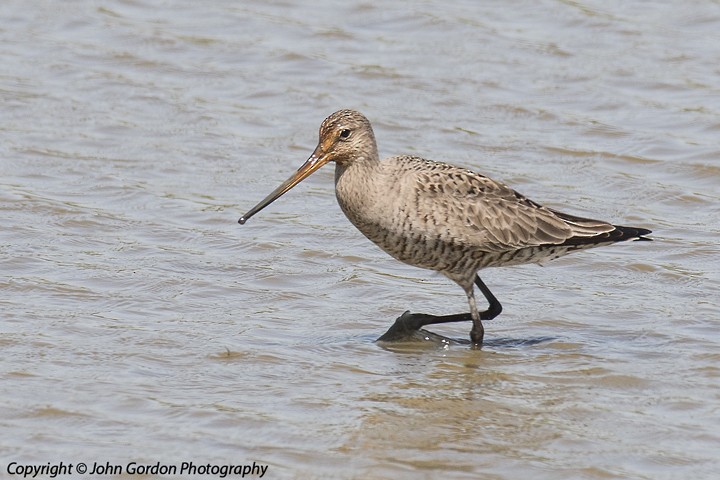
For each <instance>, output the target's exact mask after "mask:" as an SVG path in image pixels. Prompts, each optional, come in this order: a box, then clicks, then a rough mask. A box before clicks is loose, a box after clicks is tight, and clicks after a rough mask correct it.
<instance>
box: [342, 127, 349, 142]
mask: <svg viewBox="0 0 720 480" xmlns="http://www.w3.org/2000/svg"><path fill="white" fill-rule="evenodd" d="M349 136H350V130H349V129H347V128H343V129H342V130H340V138H342V139H343V140H345V139H346V138H348V137H349Z"/></svg>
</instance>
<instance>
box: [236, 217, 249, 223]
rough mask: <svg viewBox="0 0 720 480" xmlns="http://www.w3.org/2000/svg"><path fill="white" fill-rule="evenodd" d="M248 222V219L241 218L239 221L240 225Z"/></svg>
mask: <svg viewBox="0 0 720 480" xmlns="http://www.w3.org/2000/svg"><path fill="white" fill-rule="evenodd" d="M246 221H247V219H246V218H245V217H240V220H238V223H239V224H240V225H245V222H246Z"/></svg>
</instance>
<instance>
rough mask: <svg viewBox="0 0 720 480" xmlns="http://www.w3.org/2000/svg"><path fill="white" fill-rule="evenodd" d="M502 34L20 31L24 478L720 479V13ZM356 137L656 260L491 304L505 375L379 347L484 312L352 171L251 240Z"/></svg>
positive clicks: (4, 75) (457, 350)
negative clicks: (455, 172)
mask: <svg viewBox="0 0 720 480" xmlns="http://www.w3.org/2000/svg"><path fill="white" fill-rule="evenodd" d="M476 3H477V2H458V3H457V4H455V5H453V4H447V3H446V2H443V3H441V2H434V1H429V2H423V3H422V4H418V5H415V6H414V7H412V8H410V7H408V6H407V5H406V4H405V3H403V2H389V3H388V2H385V3H384V4H382V6H379V5H380V4H378V6H373V5H372V4H369V3H364V2H345V3H343V4H342V5H341V6H340V5H335V4H332V3H329V2H328V3H327V4H326V5H324V4H322V3H317V2H316V3H314V4H313V5H312V6H310V5H307V6H301V5H295V4H293V3H286V2H271V3H268V2H243V3H242V4H240V3H238V2H212V3H211V4H205V3H202V2H200V3H199V2H173V3H172V4H166V3H163V4H153V3H150V2H145V1H108V2H102V3H98V2H73V3H72V5H71V4H65V3H61V2H44V3H43V2H39V3H38V2H36V3H34V4H33V5H34V6H33V7H30V6H28V5H29V4H27V3H26V2H19V1H6V2H3V3H2V4H1V5H0V40H1V41H0V45H1V46H0V48H1V49H2V58H3V67H2V69H0V97H1V98H2V108H1V109H0V137H1V138H2V142H0V218H2V228H1V229H0V272H2V273H1V274H0V312H1V314H2V320H1V322H0V331H1V336H0V348H2V356H0V375H2V382H0V392H1V395H2V399H3V401H2V406H0V411H2V415H0V429H1V430H2V432H3V435H1V436H0V472H2V473H0V476H2V477H6V476H7V477H10V476H12V475H11V474H10V473H9V472H8V470H7V469H8V466H9V464H10V463H11V462H19V463H22V464H46V463H47V462H54V463H57V462H60V461H64V462H65V463H74V464H77V463H78V462H85V463H87V464H88V465H92V463H93V462H99V463H103V464H104V463H106V462H111V463H112V464H119V465H123V466H126V465H127V464H128V463H129V462H139V463H145V464H155V463H157V462H160V463H162V464H167V465H170V464H177V465H180V463H181V462H189V461H192V462H195V463H197V464H217V465H221V464H228V463H235V464H251V463H252V462H256V463H258V464H263V465H268V470H267V473H266V475H265V476H264V478H437V477H442V478H479V477H481V478H492V479H514V478H518V477H521V476H528V477H532V478H548V479H561V478H568V479H576V478H589V479H607V478H645V479H658V478H696V479H699V478H715V477H716V476H717V473H718V471H720V462H719V461H718V460H717V451H718V448H719V447H720V434H718V432H719V431H720V415H718V405H719V400H720V393H719V391H718V386H717V383H718V378H720V369H719V368H718V363H719V361H720V353H718V352H720V345H719V344H720V334H719V333H718V328H717V327H718V319H719V318H720V313H719V312H720V309H719V307H720V301H718V299H717V298H718V295H717V292H718V289H719V288H720V268H718V266H717V258H718V254H719V253H720V248H718V246H717V238H718V232H719V230H720V229H719V228H718V217H719V216H720V207H719V206H718V205H720V203H719V202H718V200H720V146H719V143H718V135H719V134H720V121H719V120H718V119H719V118H720V115H719V114H720V95H719V93H720V75H718V73H719V71H718V66H717V59H718V56H719V54H720V34H719V33H718V32H720V10H718V8H717V4H715V3H712V2H699V1H698V2H682V3H676V2H670V3H667V2H594V3H590V2H557V1H555V2H553V1H544V2H520V3H517V4H514V6H513V7H512V8H510V7H508V6H507V4H506V3H505V2H482V3H483V5H482V6H478V5H476ZM344 107H348V108H355V109H358V110H360V111H362V112H363V113H365V114H366V115H367V116H368V117H369V118H370V120H371V121H372V122H373V125H374V127H375V132H376V136H377V139H378V144H379V147H380V151H381V155H392V154H399V153H410V154H419V155H423V156H426V157H428V158H433V159H436V160H444V161H450V162H452V163H456V164H460V165H463V166H467V167H469V168H472V169H475V170H478V171H481V172H483V173H485V174H488V175H490V176H493V177H495V178H498V179H502V180H504V181H505V182H507V183H509V184H510V185H512V186H513V187H515V188H516V189H518V190H519V191H521V192H523V193H525V194H527V195H528V196H530V197H531V198H533V199H534V200H536V201H539V202H542V203H544V204H547V205H548V206H552V207H555V208H559V209H562V210H565V211H568V212H569V213H574V214H577V215H586V216H592V217H598V218H603V219H607V220H611V221H614V222H615V223H619V224H630V225H637V226H641V227H646V228H650V229H652V230H653V231H654V234H653V237H654V239H655V242H653V243H635V244H627V245H618V246H613V247H609V248H604V249H597V250H593V251H589V252H583V253H581V254H577V255H572V256H569V257H566V258H563V259H560V260H557V261H555V262H553V263H552V264H549V265H547V266H546V267H544V268H538V267H536V266H524V267H514V268H507V269H496V270H491V271H487V272H485V273H484V274H483V278H484V279H485V281H486V283H487V284H488V285H489V286H490V288H491V289H492V290H493V292H494V293H495V294H496V295H497V296H498V298H499V299H500V301H501V302H502V303H503V306H504V307H505V310H504V312H503V314H502V315H501V316H500V317H499V318H498V319H496V320H493V321H492V322H487V325H486V339H487V342H488V343H487V345H486V346H485V347H484V348H483V350H482V351H474V350H471V349H469V348H468V347H467V346H465V345H462V344H454V343H450V344H446V343H440V342H431V341H419V342H415V343H408V344H402V345H380V344H376V343H374V339H375V338H377V337H378V336H379V335H381V334H382V333H383V332H384V331H385V329H387V327H389V326H390V325H391V324H392V322H393V321H394V319H395V318H396V317H397V316H398V315H399V314H400V313H402V312H403V311H404V310H406V309H412V310H414V311H424V312H428V313H455V312H458V311H461V310H462V309H464V308H465V298H464V295H463V293H462V291H461V290H460V289H459V288H458V287H457V286H455V285H453V284H451V283H450V282H449V281H447V280H445V279H444V278H442V277H440V276H438V275H435V274H432V273H429V272H425V271H422V270H418V269H414V268H412V267H409V266H405V265H401V264H399V263H397V262H395V261H394V260H392V259H390V258H389V257H387V256H386V255H385V254H384V253H383V252H381V251H380V250H379V249H377V248H376V247H374V246H373V245H372V244H370V242H368V241H367V240H366V239H364V238H363V237H362V236H361V235H360V234H359V233H358V232H357V231H356V230H355V229H354V228H353V227H352V226H351V225H350V223H349V222H348V221H347V220H346V219H345V218H344V216H343V215H342V213H341V212H340V209H339V208H338V207H337V205H336V202H335V199H334V194H333V184H332V178H333V174H332V168H330V167H327V168H326V169H323V170H321V171H320V172H318V173H317V174H315V175H314V176H313V177H311V178H310V179H308V180H307V181H305V182H304V184H303V185H300V186H298V187H296V189H295V190H294V191H292V192H291V193H289V194H287V195H286V196H285V197H283V198H282V199H281V200H280V201H278V202H277V203H276V204H274V205H273V206H271V207H269V208H268V209H266V210H265V211H263V212H262V213H261V214H259V215H258V216H257V217H255V218H253V219H252V220H251V221H250V222H248V224H247V225H245V226H242V227H241V226H239V225H238V224H237V223H236V222H237V219H238V217H239V216H240V215H241V214H242V213H244V212H245V211H246V210H247V209H248V208H250V207H251V206H252V205H254V204H255V203H256V202H257V201H259V200H260V199H262V198H263V197H264V196H265V195H266V194H267V193H269V192H270V191H271V190H272V189H274V188H275V187H276V186H277V185H278V184H279V183H280V182H281V181H282V180H284V179H285V178H287V176H288V175H289V174H290V173H292V172H293V171H294V170H295V169H296V168H297V167H298V166H299V165H300V164H301V163H302V162H303V161H304V160H305V159H306V158H307V156H308V155H309V154H310V153H311V152H312V149H313V148H314V145H315V141H316V138H317V128H318V126H319V124H320V122H321V121H322V119H323V118H324V117H325V116H327V115H328V114H329V113H331V112H332V111H334V110H337V109H339V108H344ZM434 331H436V332H438V333H441V334H443V335H446V336H449V337H452V338H466V337H467V334H468V331H469V326H468V325H455V326H443V327H438V328H437V329H435V330H434ZM124 476H125V477H136V475H130V474H128V473H127V472H125V474H124ZM179 477H181V475H177V476H175V478H179ZM14 478H18V477H17V476H15V477H14ZM204 478H209V476H205V477H204ZM229 478H232V477H229Z"/></svg>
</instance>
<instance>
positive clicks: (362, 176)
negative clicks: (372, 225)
mask: <svg viewBox="0 0 720 480" xmlns="http://www.w3.org/2000/svg"><path fill="white" fill-rule="evenodd" d="M380 169H381V165H380V162H379V161H378V160H377V158H356V159H354V161H353V162H350V163H338V164H337V165H336V166H335V195H336V196H337V200H338V203H339V204H340V207H341V208H342V210H343V212H344V213H345V215H346V216H347V217H348V219H350V221H351V222H353V223H354V224H355V225H356V226H357V227H358V228H360V230H361V231H362V227H361V226H360V225H359V224H358V222H360V223H364V219H365V217H367V216H368V215H372V213H373V211H374V210H375V203H376V201H377V199H378V195H377V188H376V187H377V179H378V176H379V175H380V174H381V172H380Z"/></svg>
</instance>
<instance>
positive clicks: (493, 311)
mask: <svg viewBox="0 0 720 480" xmlns="http://www.w3.org/2000/svg"><path fill="white" fill-rule="evenodd" d="M475 285H477V287H478V288H479V289H480V291H481V292H482V294H483V295H485V299H486V300H487V301H488V303H489V304H490V307H489V308H488V309H487V310H485V311H484V312H480V320H492V319H493V318H495V317H497V316H498V315H500V312H502V305H500V302H499V301H498V299H497V298H495V295H493V294H492V292H491V291H490V289H489V288H488V287H487V285H485V282H483V281H482V280H480V277H479V276H478V275H475Z"/></svg>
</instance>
